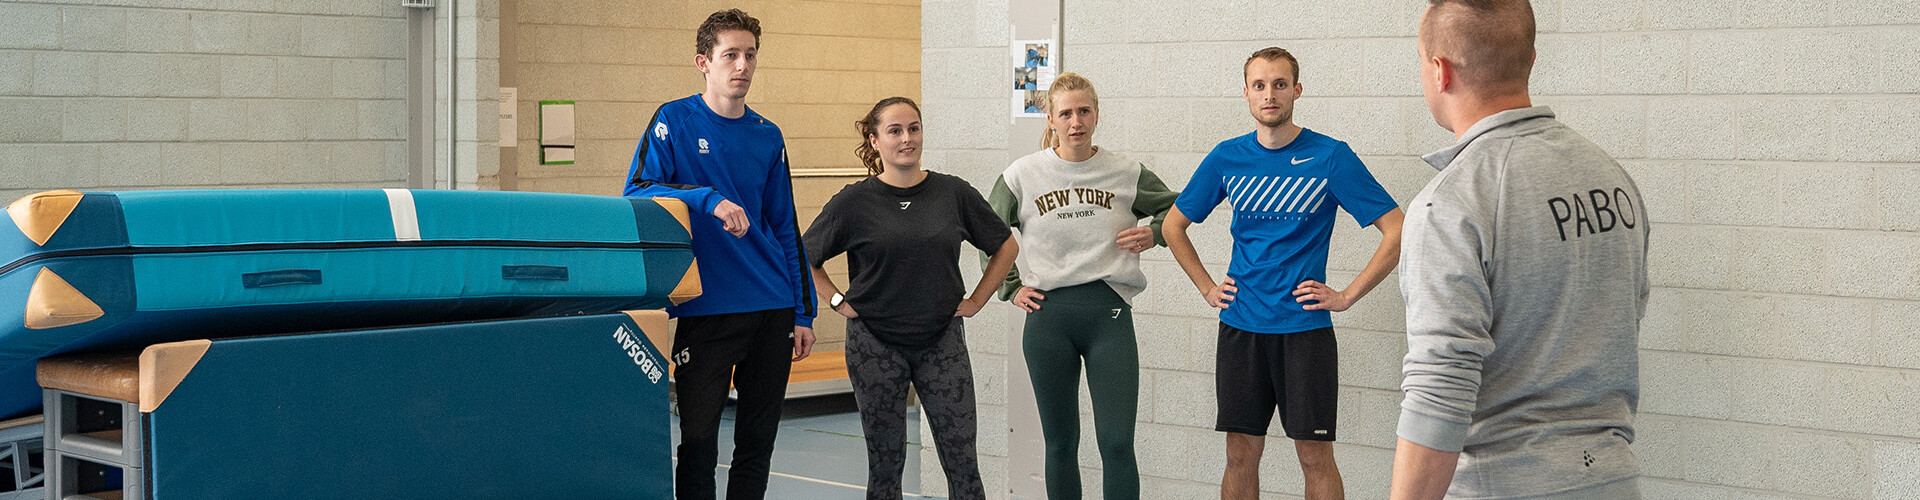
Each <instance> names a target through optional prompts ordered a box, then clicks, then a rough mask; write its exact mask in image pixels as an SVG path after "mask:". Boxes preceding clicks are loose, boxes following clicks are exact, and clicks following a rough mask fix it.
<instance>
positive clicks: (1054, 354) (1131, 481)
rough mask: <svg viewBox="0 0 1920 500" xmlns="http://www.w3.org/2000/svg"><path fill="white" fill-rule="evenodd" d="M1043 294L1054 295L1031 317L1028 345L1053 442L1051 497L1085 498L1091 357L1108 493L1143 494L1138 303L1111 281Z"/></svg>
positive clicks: (1043, 423)
mask: <svg viewBox="0 0 1920 500" xmlns="http://www.w3.org/2000/svg"><path fill="white" fill-rule="evenodd" d="M1040 294H1041V295H1045V296H1046V297H1047V298H1046V300H1042V301H1039V303H1040V310H1039V311H1037V312H1034V313H1030V314H1028V315H1027V329H1026V337H1025V340H1024V341H1023V342H1024V344H1025V347H1024V350H1025V351H1026V355H1027V374H1028V375H1029V376H1030V377H1032V378H1033V395H1034V399H1035V400H1036V401H1038V402H1039V406H1040V431H1041V433H1042V434H1043V435H1045V436H1046V440H1047V498H1050V499H1054V500H1062V499H1078V498H1080V493H1081V490H1080V465H1079V463H1080V460H1079V456H1080V450H1079V448H1080V363H1081V360H1083V359H1084V360H1085V361H1086V365H1087V389H1088V392H1089V393H1090V394H1092V396H1093V430H1094V438H1095V441H1096V442H1097V443H1098V444H1099V446H1100V463H1101V468H1102V470H1103V472H1104V474H1105V476H1106V477H1105V480H1104V481H1103V483H1102V486H1103V487H1104V491H1105V492H1106V497H1107V498H1109V499H1137V498H1140V467H1139V464H1138V463H1137V462H1136V461H1135V460H1134V455H1133V418H1134V413H1135V411H1136V410H1137V409H1138V408H1139V406H1140V402H1139V395H1140V351H1139V348H1138V347H1137V346H1135V345H1134V338H1133V308H1131V307H1128V306H1127V303H1126V301H1125V300H1121V298H1120V295H1119V294H1117V293H1114V291H1113V288H1112V287H1109V286H1107V284H1106V282H1104V281H1095V282H1092V283H1088V284H1084V285H1075V286H1070V287H1064V288H1059V289H1055V290H1044V291H1041V292H1040Z"/></svg>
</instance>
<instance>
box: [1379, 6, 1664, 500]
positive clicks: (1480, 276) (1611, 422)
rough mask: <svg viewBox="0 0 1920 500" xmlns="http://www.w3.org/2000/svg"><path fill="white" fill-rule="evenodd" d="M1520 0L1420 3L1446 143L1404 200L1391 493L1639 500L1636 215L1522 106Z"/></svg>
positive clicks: (1569, 139) (1640, 294) (1528, 66)
mask: <svg viewBox="0 0 1920 500" xmlns="http://www.w3.org/2000/svg"><path fill="white" fill-rule="evenodd" d="M1533 38H1534V22H1533V12H1532V8H1531V7H1530V6H1529V5H1528V2H1527V1H1526V0H1430V5H1429V6H1428V8H1427V12H1426V14H1425V16H1424V17H1423V18H1422V19H1421V22H1420V41H1419V44H1418V45H1419V50H1420V58H1421V72H1420V82H1421V88H1422V89H1423V90H1424V91H1425V94H1426V98H1427V107H1428V109H1429V110H1431V111H1432V112H1433V116H1434V120H1435V121H1437V122H1439V123H1440V126H1442V127H1444V128H1446V129H1447V130H1449V131H1452V132H1454V134H1456V135H1457V136H1458V138H1459V142H1458V143H1456V144H1454V145H1453V146H1452V147H1449V148H1447V149H1443V150H1441V151H1438V152H1435V153H1433V154H1429V155H1427V156H1426V157H1425V159H1426V161H1427V162H1428V163H1431V164H1432V165H1433V166H1434V167H1435V168H1439V169H1440V173H1439V174H1438V175H1436V176H1435V177H1434V178H1433V180H1432V181H1431V182H1428V183H1427V186H1426V188H1425V189H1424V190H1422V191H1421V192H1420V194H1419V195H1418V196H1416V197H1415V198H1414V199H1413V202H1412V203H1409V204H1408V211H1407V220H1406V226H1405V233H1404V235H1403V237H1404V240H1405V241H1404V244H1403V246H1402V253H1401V258H1400V288H1401V292H1402V293H1403V294H1404V295H1405V298H1406V302H1407V357H1406V360H1405V362H1404V366H1403V371H1404V373H1405V375H1406V378H1405V380H1404V381H1403V382H1402V384H1401V389H1402V390H1404V391H1405V392H1406V399H1405V400H1404V401H1403V402H1402V403H1401V405H1400V406H1401V409H1402V411H1401V414H1400V426H1399V436H1400V440H1399V445H1398V450H1397V451H1396V452H1395V456H1394V466H1393V487H1392V498H1394V499H1437V498H1442V497H1443V496H1445V497H1448V498H1476V499H1480V498H1530V499H1531V498H1556V499H1557V498H1582V499H1585V498H1596V499H1599V498H1604V499H1620V498H1639V496H1640V491H1639V484H1638V481H1637V478H1638V476H1639V459H1638V458H1636V457H1635V456H1634V454H1633V451H1632V450H1631V449H1630V448H1629V447H1628V445H1629V443H1631V442H1632V441H1633V417H1634V412H1635V408H1636V406H1637V405H1638V403H1639V396H1640V383H1639V353H1638V350H1637V348H1636V344H1637V337H1638V334H1639V329H1640V328H1639V324H1640V317H1641V314H1642V312H1643V311H1644V310H1645V309H1646V300H1647V290H1648V285H1647V258H1646V255H1647V254H1646V252H1647V234H1648V225H1649V224H1648V222H1647V217H1646V210H1645V208H1644V207H1643V206H1642V205H1641V198H1640V193H1639V190H1638V189H1636V188H1635V186H1634V183H1633V180H1632V179H1631V178H1629V177H1628V176H1627V174H1626V172H1625V171H1623V170H1621V168H1620V166H1619V164H1618V163H1616V162H1614V160H1613V159H1612V158H1610V157H1608V156H1607V154H1606V153H1605V152H1604V151H1601V150H1600V148H1599V147H1598V146H1596V145H1594V144H1593V142H1591V141H1588V140H1587V139H1586V138H1584V137H1581V136H1580V135H1579V134H1577V133H1575V132H1574V131H1573V130H1572V129H1569V128H1567V127H1566V126H1565V125H1563V124H1561V123H1560V122H1559V121H1557V120H1555V119H1554V115H1553V112H1552V111H1550V110H1548V109H1547V108H1545V107H1534V106H1533V105H1532V101H1531V99H1530V98H1529V96H1528V94H1527V78H1528V75H1529V73H1530V72H1531V71H1532V66H1533V59H1534V50H1533Z"/></svg>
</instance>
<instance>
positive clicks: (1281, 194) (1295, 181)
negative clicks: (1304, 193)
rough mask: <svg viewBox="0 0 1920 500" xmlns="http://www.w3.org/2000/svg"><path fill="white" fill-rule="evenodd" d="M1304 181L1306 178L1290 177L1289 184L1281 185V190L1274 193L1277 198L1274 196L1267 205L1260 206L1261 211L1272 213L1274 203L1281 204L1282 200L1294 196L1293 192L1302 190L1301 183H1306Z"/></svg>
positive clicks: (1268, 200)
mask: <svg viewBox="0 0 1920 500" xmlns="http://www.w3.org/2000/svg"><path fill="white" fill-rule="evenodd" d="M1304 180H1306V178H1305V177H1288V178H1287V182H1286V183H1285V184H1281V186H1280V189H1278V190H1275V191H1274V192H1273V194H1274V195H1275V196H1273V197H1272V198H1268V199H1267V203H1266V204H1264V205H1261V206H1260V211H1262V212H1272V211H1273V206H1274V203H1275V202H1281V201H1282V200H1285V199H1287V197H1289V196H1293V192H1294V191H1298V190H1299V189H1300V184H1302V182H1301V181H1304Z"/></svg>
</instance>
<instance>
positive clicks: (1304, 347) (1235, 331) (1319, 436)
mask: <svg viewBox="0 0 1920 500" xmlns="http://www.w3.org/2000/svg"><path fill="white" fill-rule="evenodd" d="M1215 363H1216V364H1215V365H1214V378H1213V380H1214V384H1213V386H1214V393H1215V395H1216V396H1217V398H1216V399H1218V400H1219V404H1220V413H1219V418H1218V419H1217V420H1216V421H1215V424H1214V430H1218V431H1221V432H1236V433H1240V434H1251V435H1255V436H1265V435H1267V426H1268V425H1269V424H1271V423H1272V422H1273V413H1274V408H1275V407H1278V408H1279V410H1280V427H1281V428H1282V429H1285V430H1286V432H1287V437H1289V438H1293V439H1297V440H1302V441H1332V440H1333V437H1334V433H1333V430H1334V429H1333V428H1334V423H1335V419H1336V411H1335V410H1336V409H1337V408H1338V406H1339V394H1340V368H1339V367H1340V355H1339V351H1338V349H1336V348H1335V346H1334V340H1333V328H1321V329H1317V330H1308V331H1304V332H1297V333H1283V334H1273V333H1252V332H1248V331H1245V330H1241V329H1239V328H1234V327H1231V326H1227V324H1226V323H1221V324H1220V355H1219V357H1218V359H1217V361H1216V362H1215Z"/></svg>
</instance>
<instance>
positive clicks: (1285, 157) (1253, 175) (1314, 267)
mask: <svg viewBox="0 0 1920 500" xmlns="http://www.w3.org/2000/svg"><path fill="white" fill-rule="evenodd" d="M1243 70H1244V72H1245V74H1244V77H1245V80H1246V82H1245V83H1246V87H1245V89H1244V92H1243V93H1244V94H1246V98H1247V106H1248V108H1249V110H1250V111H1251V112H1252V114H1253V118H1254V121H1255V122H1257V123H1258V125H1259V126H1258V127H1255V128H1254V131H1253V133H1249V134H1247V135H1243V136H1240V137H1235V138H1232V139H1227V140H1225V141H1222V142H1221V143H1220V144H1219V145H1217V146H1214V148H1213V152H1211V153H1208V154H1207V157H1206V159H1205V160H1201V162H1200V167H1199V168H1197V169H1195V171H1194V173H1193V177H1192V178H1191V179H1190V180H1188V181H1187V187H1186V190H1185V191H1183V192H1181V193H1180V198H1179V199H1177V200H1175V201H1174V208H1173V210H1172V212H1171V213H1169V214H1168V215H1167V221H1166V223H1165V225H1164V226H1163V227H1162V230H1163V231H1165V233H1166V238H1167V247H1168V248H1169V249H1171V250H1173V256H1174V259H1175V260H1178V261H1179V262H1180V267H1181V268H1182V269H1183V270H1185V271H1186V272H1187V277H1188V278H1191V279H1192V280H1193V284H1194V286H1195V287H1198V288H1199V289H1200V294H1201V295H1202V296H1203V297H1204V298H1205V299H1206V301H1207V304H1208V305H1211V306H1213V307H1215V308H1217V309H1220V344H1219V356H1218V360H1217V361H1216V364H1215V367H1214V368H1215V371H1214V389H1215V391H1216V392H1217V394H1216V399H1217V400H1218V404H1219V414H1218V419H1217V420H1216V422H1215V424H1214V429H1215V430H1219V431H1221V432H1226V433H1227V467H1226V469H1227V470H1226V474H1225V475H1224V477H1223V478H1222V480H1221V482H1220V497H1221V498H1227V499H1241V498H1245V499H1252V498H1257V497H1259V495H1260V455H1261V454H1262V452H1263V451H1264V450H1265V449H1266V434H1267V427H1268V426H1269V425H1270V424H1271V423H1272V421H1273V415H1274V412H1275V410H1276V408H1277V409H1278V411H1279V413H1280V426H1281V428H1283V429H1284V430H1285V431H1286V435H1287V437H1288V438H1292V439H1293V446H1294V451H1295V453H1296V454H1297V455H1298V456H1299V458H1300V470H1301V473H1302V474H1303V476H1304V477H1305V479H1306V491H1305V494H1306V498H1307V499H1308V500H1322V499H1336V498H1345V493H1344V492H1343V489H1344V488H1343V485H1342V483H1341V481H1340V469H1339V467H1337V466H1335V464H1334V461H1333V439H1334V422H1335V421H1336V418H1335V412H1334V410H1335V409H1336V408H1337V407H1338V406H1339V400H1338V397H1337V396H1338V395H1339V392H1340V381H1339V363H1338V362H1339V355H1338V354H1337V351H1336V349H1335V343H1334V336H1333V317H1332V315H1330V314H1328V313H1329V312H1334V311H1344V310H1346V309H1347V307H1349V306H1352V305H1353V303H1354V302H1357V301H1359V300H1360V298H1361V297H1364V296H1366V295H1367V292H1368V291H1371V290H1373V287H1374V285H1378V284H1380V280H1381V279H1384V278H1386V277H1387V273H1388V272H1392V271H1393V268H1394V266H1395V265H1396V264H1398V263H1399V261H1400V221H1401V218H1402V215H1401V213H1400V208H1399V205H1398V204H1396V203H1394V201H1393V197H1392V196H1389V195H1388V194H1387V191H1386V190H1385V189H1382V188H1381V187H1380V183H1379V182H1377V181H1375V180H1374V179H1373V174H1372V173H1369V172H1367V166H1366V165H1365V164H1362V163H1360V157H1359V156H1356V155H1354V153H1353V149H1352V148H1350V147H1347V144H1346V143H1344V142H1340V141H1338V140H1334V139H1332V138H1330V137H1327V136H1325V135H1321V134H1320V133H1318V132H1314V131H1312V130H1307V129H1303V128H1300V126H1299V125H1295V124H1294V123H1293V103H1294V101H1295V100H1297V99H1299V98H1300V92H1301V91H1302V90H1303V88H1302V87H1301V85H1300V65H1299V61H1298V60H1296V59H1294V57H1293V54H1289V53H1287V51H1286V50H1285V49H1281V48H1279V47H1268V48H1265V49H1261V50H1260V51H1258V52H1254V53H1253V56H1252V57H1248V58H1247V62H1246V64H1245V65H1244V66H1243ZM1221 201H1229V202H1230V203H1231V206H1232V209H1233V214H1232V215H1233V219H1232V224H1233V225H1232V226H1230V231H1231V232H1232V234H1233V261H1232V263H1231V264H1230V265H1228V266H1227V276H1226V279H1225V280H1223V281H1220V282H1215V281H1214V280H1213V276H1212V275H1210V274H1208V273H1207V268H1206V265H1205V264H1202V263H1201V262H1200V254H1199V253H1197V252H1195V251H1194V248H1193V240H1191V239H1190V238H1188V236H1187V228H1188V226H1189V225H1191V224H1193V223H1195V222H1204V221H1206V219H1207V215H1208V214H1209V213H1211V212H1213V208H1214V206H1216V205H1219V204H1220V202H1221ZM1336 207H1338V208H1342V209H1346V211H1347V213H1348V214H1350V215H1352V216H1353V219H1354V221H1356V222H1359V223H1360V225H1361V226H1363V227H1364V226H1368V225H1372V226H1374V227H1376V228H1378V229H1379V230H1380V234H1381V238H1380V245H1379V248H1377V249H1375V250H1374V253H1373V259H1372V260H1370V261H1368V262H1367V267H1366V268H1365V269H1362V270H1361V271H1360V275H1359V276H1356V277H1355V278H1354V279H1353V282H1352V283H1350V284H1348V286H1347V288H1346V289H1345V290H1335V289H1333V287H1331V286H1328V285H1327V284H1326V280H1327V247H1328V243H1329V242H1330V240H1331V238H1332V235H1333V222H1334V209H1335V208H1336Z"/></svg>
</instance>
